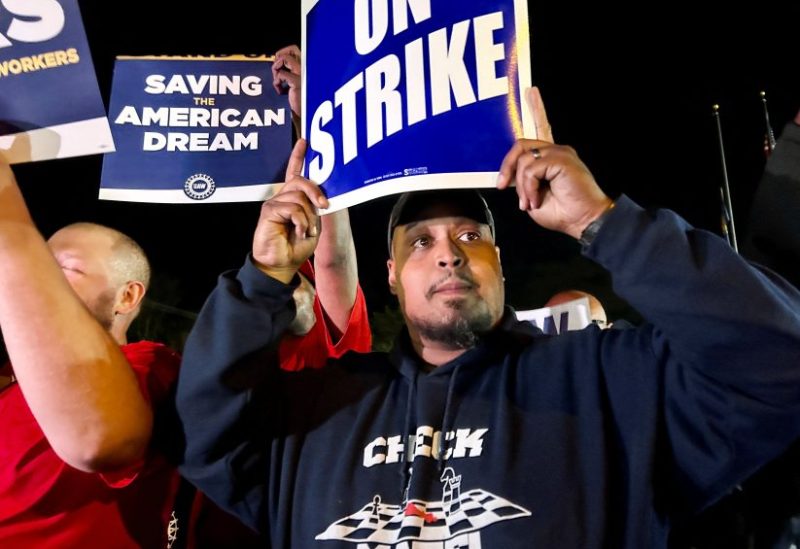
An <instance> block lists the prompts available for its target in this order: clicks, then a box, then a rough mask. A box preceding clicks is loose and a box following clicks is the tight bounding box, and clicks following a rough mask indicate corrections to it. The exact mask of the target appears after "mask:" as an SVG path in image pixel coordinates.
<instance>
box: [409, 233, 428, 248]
mask: <svg viewBox="0 0 800 549" xmlns="http://www.w3.org/2000/svg"><path fill="white" fill-rule="evenodd" d="M430 243H431V239H430V238H428V237H427V236H420V237H419V238H415V239H414V240H413V241H412V242H411V246H412V247H414V248H427V247H428V246H429V245H430Z"/></svg>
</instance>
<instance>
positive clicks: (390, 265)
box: [386, 259, 397, 295]
mask: <svg viewBox="0 0 800 549" xmlns="http://www.w3.org/2000/svg"><path fill="white" fill-rule="evenodd" d="M394 267H395V262H394V259H387V260H386V269H387V270H388V271H389V291H390V292H392V295H397V277H396V275H395V272H394Z"/></svg>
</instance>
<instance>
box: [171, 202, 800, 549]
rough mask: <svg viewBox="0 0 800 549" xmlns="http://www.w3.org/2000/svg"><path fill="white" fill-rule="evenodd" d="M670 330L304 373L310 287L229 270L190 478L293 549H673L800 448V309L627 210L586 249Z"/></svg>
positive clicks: (198, 375) (650, 218) (703, 245)
mask: <svg viewBox="0 0 800 549" xmlns="http://www.w3.org/2000/svg"><path fill="white" fill-rule="evenodd" d="M584 253H585V254H586V255H587V256H588V257H589V258H591V259H593V260H595V261H596V262H598V263H599V264H600V265H602V266H604V267H605V268H607V269H608V270H609V271H611V273H612V276H613V280H614V289H615V291H616V292H617V293H618V294H619V295H621V296H622V297H623V298H625V299H626V300H628V301H629V302H630V303H631V304H632V305H633V306H634V307H635V308H636V309H637V310H638V311H640V312H641V313H642V314H643V316H644V317H645V318H647V319H648V321H649V323H648V324H646V325H644V326H643V327H641V328H636V329H627V330H607V331H600V330H599V329H597V328H595V327H590V328H587V329H585V330H582V331H579V332H570V333H567V334H564V335H560V336H556V337H549V336H543V335H540V334H536V333H532V331H531V330H530V329H529V328H528V325H527V324H525V323H519V322H516V321H514V320H513V317H512V315H511V313H510V311H509V312H507V314H506V317H505V318H504V319H503V321H502V323H501V326H499V327H498V328H497V329H495V330H494V331H493V332H492V333H490V334H488V335H487V336H485V337H484V338H483V339H482V340H481V341H480V342H479V344H478V345H477V346H476V347H475V348H473V349H471V350H469V351H467V352H465V353H464V354H463V355H461V356H460V357H459V358H457V359H455V360H453V361H452V362H450V363H448V364H445V365H443V366H440V367H438V368H435V369H434V370H433V371H431V372H430V373H426V372H425V369H424V368H423V367H421V364H420V359H419V358H418V357H417V356H416V354H415V353H414V351H413V349H412V347H411V345H410V342H409V339H408V335H407V333H405V334H403V335H401V337H400V338H399V340H398V343H397V345H396V347H395V349H394V350H393V351H392V352H391V353H390V354H388V355H387V354H382V353H372V354H363V355H359V354H355V353H351V354H348V355H346V356H344V357H343V358H342V359H340V360H338V361H332V362H331V363H330V364H329V365H328V366H327V367H325V368H323V369H321V370H310V371H303V372H283V371H281V370H280V369H279V367H278V362H277V353H276V349H277V342H278V340H279V339H280V336H281V334H282V333H283V331H284V330H285V328H286V327H287V325H288V324H289V322H290V321H291V319H292V317H293V314H294V312H293V302H292V290H293V287H292V286H291V285H284V284H282V283H279V282H278V281H276V280H274V279H271V278H269V277H267V276H266V275H264V274H263V273H261V272H260V271H258V270H257V269H256V268H255V267H254V266H253V265H252V264H251V263H250V262H247V263H246V264H245V265H244V267H242V268H241V269H240V270H239V271H238V272H234V273H228V274H225V275H222V276H221V277H220V280H219V284H218V286H217V288H216V289H215V290H214V292H213V293H212V295H211V296H210V297H209V299H208V302H207V303H206V305H205V306H204V308H203V310H202V312H201V314H200V317H199V319H198V321H197V324H196V325H195V328H194V330H193V331H192V334H191V335H190V337H189V340H188V341H187V344H186V349H185V353H184V361H183V366H182V369H181V373H180V382H179V386H178V396H177V405H178V410H179V413H180V416H181V420H182V422H183V428H184V431H185V435H186V456H185V464H184V466H183V467H182V473H183V474H184V475H185V476H186V477H187V478H188V479H189V480H190V481H192V482H193V483H195V484H196V485H197V486H198V487H199V488H200V489H201V490H203V491H204V492H205V493H207V494H208V495H209V496H210V497H211V498H212V499H214V500H215V501H216V502H217V503H219V504H220V505H221V506H223V507H224V508H226V509H228V510H230V511H231V512H233V513H234V514H236V515H237V516H239V517H240V518H241V519H242V520H243V521H244V522H245V523H247V524H249V525H250V526H252V527H254V528H257V529H259V530H261V531H262V532H264V533H265V534H267V535H268V536H269V537H270V539H271V540H272V545H273V547H276V548H278V547H295V548H307V547H321V548H323V549H325V548H330V549H384V548H396V549H406V548H407V549H412V548H417V549H422V548H424V549H433V548H441V549H445V548H448V549H450V548H464V549H465V548H470V549H476V548H483V549H487V548H500V549H506V548H517V547H519V548H542V549H544V548H558V549H572V548H587V549H588V548H609V549H622V548H624V549H642V548H646V547H664V546H665V545H666V539H667V532H668V529H669V526H670V524H671V523H672V522H673V521H676V520H681V519H682V518H684V517H686V516H688V515H690V514H692V513H695V512H697V511H698V510H700V509H701V508H703V507H704V506H706V505H708V504H709V503H711V502H712V501H714V500H715V499H717V498H719V497H720V496H722V495H724V494H725V493H726V492H727V491H729V490H730V489H731V488H732V487H733V486H734V485H735V484H736V483H738V482H739V481H741V480H742V479H743V478H745V477H746V476H748V475H749V474H751V473H752V472H753V471H754V470H755V469H756V468H758V467H759V466H760V465H762V464H763V463H764V462H766V461H767V460H769V459H771V458H772V457H774V456H776V455H778V454H779V453H780V452H781V451H782V450H783V449H784V448H785V447H786V446H788V444H789V443H790V442H791V441H792V440H793V439H794V438H795V437H797V436H798V435H799V434H800V294H798V292H797V291H796V290H795V289H793V288H792V287H791V286H789V285H788V284H786V283H785V282H784V281H783V280H782V279H780V278H779V277H777V276H776V275H774V274H772V273H769V272H765V271H762V270H758V269H756V268H754V267H753V266H752V265H750V264H748V263H747V262H746V261H745V260H744V259H742V258H741V257H740V256H738V255H737V254H735V253H734V252H733V251H732V250H731V249H730V248H729V247H728V245H727V244H726V243H725V242H724V241H723V240H722V239H720V238H719V237H717V236H715V235H712V234H710V233H707V232H704V231H700V230H696V229H694V228H692V227H691V226H689V225H687V223H686V222H685V221H683V220H682V219H680V218H679V217H678V216H676V215H675V214H674V213H672V212H669V211H659V212H657V213H655V214H651V213H648V212H645V211H644V210H642V209H641V208H639V207H638V206H636V205H635V204H634V203H633V202H631V201H630V200H629V199H627V198H626V197H621V198H620V199H619V200H618V201H617V207H616V208H614V209H613V210H611V211H610V212H609V214H608V216H607V217H606V220H605V223H604V225H603V227H602V229H601V230H600V232H599V233H598V235H597V238H596V239H595V241H594V242H593V244H592V245H591V246H590V247H589V248H588V249H586V250H585V251H584Z"/></svg>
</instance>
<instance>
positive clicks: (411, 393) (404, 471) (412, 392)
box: [400, 373, 417, 502]
mask: <svg viewBox="0 0 800 549" xmlns="http://www.w3.org/2000/svg"><path fill="white" fill-rule="evenodd" d="M416 396H417V374H416V373H415V374H414V379H412V380H411V383H410V387H409V388H408V399H407V400H406V419H405V421H404V422H403V436H404V437H405V441H404V448H405V451H404V452H403V459H402V464H401V467H400V500H401V501H403V502H405V497H406V490H407V489H408V483H409V482H410V480H411V475H410V473H409V469H410V467H411V463H410V462H409V461H408V453H409V450H410V448H409V444H408V437H409V431H410V429H411V412H412V410H413V407H414V402H415V401H416Z"/></svg>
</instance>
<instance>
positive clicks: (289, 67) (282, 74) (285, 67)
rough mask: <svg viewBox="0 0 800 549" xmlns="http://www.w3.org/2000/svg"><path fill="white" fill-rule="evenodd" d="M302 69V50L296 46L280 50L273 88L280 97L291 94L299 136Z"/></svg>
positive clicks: (273, 73)
mask: <svg viewBox="0 0 800 549" xmlns="http://www.w3.org/2000/svg"><path fill="white" fill-rule="evenodd" d="M300 67H301V62H300V48H298V47H297V46H294V45H292V46H286V47H285V48H281V49H280V50H278V52H277V53H276V54H275V62H274V63H272V87H273V88H275V91H276V92H278V93H279V94H280V95H284V94H287V93H288V94H289V107H290V108H291V109H292V122H293V123H294V125H295V130H297V131H298V135H299V124H300V115H301V106H302V98H301V93H300V90H301V82H302V80H301V78H300V74H301V73H300Z"/></svg>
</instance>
